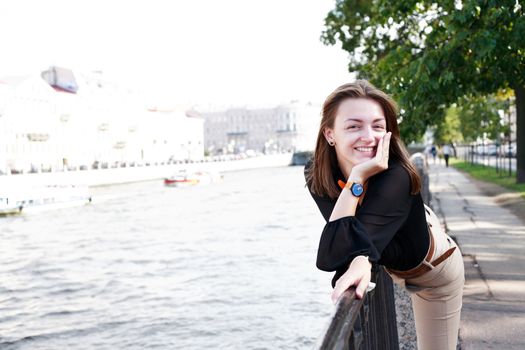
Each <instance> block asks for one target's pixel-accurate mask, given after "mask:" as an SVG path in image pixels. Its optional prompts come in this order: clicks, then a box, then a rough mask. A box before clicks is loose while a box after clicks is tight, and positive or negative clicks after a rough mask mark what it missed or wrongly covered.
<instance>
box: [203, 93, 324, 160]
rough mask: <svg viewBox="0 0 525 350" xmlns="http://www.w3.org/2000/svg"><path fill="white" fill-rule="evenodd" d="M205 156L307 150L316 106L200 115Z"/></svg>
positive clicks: (312, 135) (315, 122)
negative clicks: (202, 119)
mask: <svg viewBox="0 0 525 350" xmlns="http://www.w3.org/2000/svg"><path fill="white" fill-rule="evenodd" d="M201 115H202V117H203V118H204V140H205V144H204V147H205V150H206V151H207V152H208V153H209V154H229V153H233V154H237V153H243V152H247V151H248V152H251V151H253V152H261V153H279V152H293V151H311V150H313V148H314V146H315V140H316V137H317V132H318V128H319V122H320V107H319V106H316V105H312V104H301V103H299V102H292V103H289V104H286V105H279V106H276V107H273V108H251V109H250V108H230V109H226V110H223V111H213V112H201Z"/></svg>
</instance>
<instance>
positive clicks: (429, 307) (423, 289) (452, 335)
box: [390, 211, 465, 350]
mask: <svg viewBox="0 0 525 350" xmlns="http://www.w3.org/2000/svg"><path fill="white" fill-rule="evenodd" d="M429 212H430V213H429V214H428V215H427V221H428V223H429V224H430V225H431V228H430V230H431V234H432V235H433V237H434V242H435V247H434V249H435V250H434V254H433V257H434V258H433V259H435V258H437V257H439V256H441V255H442V254H443V253H444V252H445V251H447V250H448V249H450V248H451V247H456V250H455V251H454V253H452V255H451V256H450V257H448V258H447V259H446V260H445V261H443V262H442V263H441V264H439V265H437V266H436V267H434V266H432V265H431V264H429V263H428V262H426V261H424V262H422V264H425V265H427V266H429V267H431V268H432V270H430V271H428V272H426V273H425V274H423V275H422V276H419V277H417V278H413V279H402V278H399V277H398V276H396V275H395V274H393V273H390V276H391V277H392V279H393V280H394V282H395V283H397V284H399V285H402V286H404V287H405V288H406V290H407V291H408V292H409V293H410V297H411V299H412V308H413V310H414V319H415V322H416V333H417V347H418V349H420V350H455V349H456V345H457V341H458V333H459V319H460V314H461V306H462V298H463V285H464V284H465V272H464V266H463V258H462V256H461V252H460V250H459V248H458V247H457V245H456V243H455V242H454V241H453V240H452V239H451V238H450V237H449V236H448V235H447V234H446V233H445V232H444V231H443V230H442V229H441V225H440V223H439V219H438V218H437V217H436V216H435V214H434V213H433V212H432V211H429ZM427 213H428V212H427Z"/></svg>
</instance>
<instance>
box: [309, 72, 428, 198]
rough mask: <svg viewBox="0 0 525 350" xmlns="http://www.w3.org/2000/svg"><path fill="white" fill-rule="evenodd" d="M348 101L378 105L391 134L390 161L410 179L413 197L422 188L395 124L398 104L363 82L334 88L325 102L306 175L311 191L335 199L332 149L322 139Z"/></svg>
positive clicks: (335, 159)
mask: <svg viewBox="0 0 525 350" xmlns="http://www.w3.org/2000/svg"><path fill="white" fill-rule="evenodd" d="M347 98H367V99H370V100H373V101H375V102H377V103H379V105H380V106H381V108H382V110H383V113H384V115H385V119H386V130H387V131H391V132H392V138H391V139H390V153H389V154H390V159H392V160H396V161H398V162H400V163H401V165H402V166H403V168H405V169H406V171H407V172H408V175H409V176H410V183H411V193H412V194H416V193H418V192H419V191H420V189H421V179H420V177H419V174H418V172H417V170H416V168H415V167H414V165H413V164H412V162H411V161H410V159H409V154H408V152H407V150H406V148H405V146H404V145H403V142H402V141H401V138H400V135H399V128H398V125H397V112H398V107H397V104H396V103H395V102H394V100H392V98H391V97H390V96H388V95H387V94H386V93H384V92H383V91H381V90H379V89H377V88H376V87H375V86H373V85H372V84H371V83H369V82H368V81H366V80H357V81H356V82H355V83H349V84H345V85H342V86H340V87H338V88H337V89H335V91H334V92H332V93H331V94H330V95H329V96H328V97H327V98H326V101H325V102H324V105H323V114H322V118H321V125H320V126H319V134H318V135H317V144H316V146H315V152H314V156H313V162H312V165H311V166H310V168H309V169H308V170H307V172H306V181H307V182H308V184H309V187H310V191H312V192H313V193H315V194H317V195H319V196H327V197H330V198H334V199H335V198H337V197H338V196H339V193H340V192H341V189H340V188H339V186H338V185H337V184H336V183H335V181H334V178H333V173H332V169H333V168H335V167H337V166H338V163H337V155H336V153H335V148H334V147H331V146H330V145H329V144H328V142H327V141H326V138H325V136H324V130H325V129H326V128H330V129H332V128H333V127H334V121H335V117H336V115H337V110H338V108H339V105H340V104H341V102H342V101H343V100H345V99H347Z"/></svg>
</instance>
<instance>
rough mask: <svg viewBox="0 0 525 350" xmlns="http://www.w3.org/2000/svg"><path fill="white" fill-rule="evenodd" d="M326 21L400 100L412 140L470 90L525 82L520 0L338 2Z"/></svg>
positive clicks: (358, 67)
mask: <svg viewBox="0 0 525 350" xmlns="http://www.w3.org/2000/svg"><path fill="white" fill-rule="evenodd" d="M325 26H326V27H325V31H324V32H323V34H322V37H321V39H322V41H323V42H324V43H325V44H328V45H335V44H337V43H340V44H341V46H342V48H343V49H344V50H346V51H347V52H348V53H349V59H350V62H349V70H350V71H355V72H358V75H359V77H361V78H366V79H369V80H370V81H371V82H372V83H374V84H375V85H377V86H378V87H381V88H383V89H385V90H387V91H388V92H389V93H391V94H392V95H393V96H394V98H395V99H396V100H397V101H398V102H399V104H400V107H401V108H402V110H401V117H402V123H401V125H400V128H401V132H402V136H403V137H404V138H405V140H407V141H410V140H415V139H417V138H419V137H420V136H421V135H422V133H423V132H424V130H425V129H426V127H427V126H429V125H439V124H440V123H442V121H443V118H444V116H445V111H446V109H447V108H448V107H449V106H450V105H452V104H453V103H459V102H462V101H461V99H462V98H464V97H465V96H466V97H467V98H468V96H479V95H487V94H491V93H495V92H496V91H498V90H499V89H505V88H510V89H514V90H516V91H517V89H522V90H520V92H523V89H524V87H525V39H524V38H525V17H524V3H523V1H520V0H518V1H516V0H498V1H496V0H465V1H460V0H455V1H454V0H447V1H437V2H436V1H416V0H404V1H388V0H367V1H365V0H337V1H336V5H335V8H334V9H333V10H332V11H330V12H329V13H328V15H327V16H326V18H325ZM521 95H522V94H521V93H520V94H518V93H517V94H516V96H517V98H518V96H521ZM519 106H520V105H519V103H518V118H524V119H525V111H521V108H520V107H519ZM518 129H519V124H518ZM522 129H523V128H522ZM523 132H525V130H524V131H523ZM518 134H520V130H518ZM518 137H519V136H518ZM524 151H525V150H524ZM519 153H520V151H519V144H518V155H519ZM518 167H519V166H518ZM518 172H519V169H518ZM524 176H525V172H524Z"/></svg>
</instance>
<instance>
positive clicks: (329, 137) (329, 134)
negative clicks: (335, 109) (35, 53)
mask: <svg viewBox="0 0 525 350" xmlns="http://www.w3.org/2000/svg"><path fill="white" fill-rule="evenodd" d="M323 135H324V138H325V139H326V141H327V142H328V143H330V142H331V141H334V131H333V130H332V129H330V128H325V129H324V130H323Z"/></svg>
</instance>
